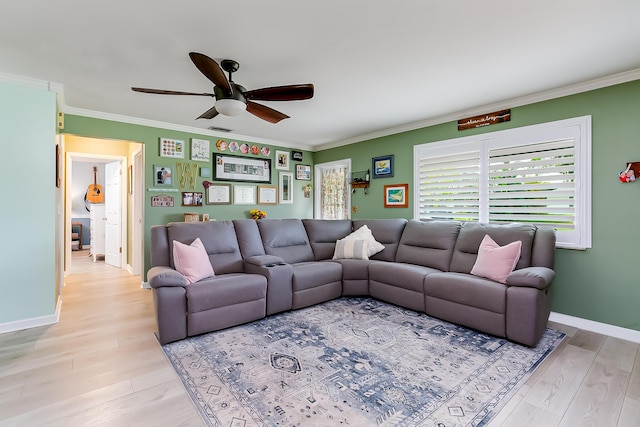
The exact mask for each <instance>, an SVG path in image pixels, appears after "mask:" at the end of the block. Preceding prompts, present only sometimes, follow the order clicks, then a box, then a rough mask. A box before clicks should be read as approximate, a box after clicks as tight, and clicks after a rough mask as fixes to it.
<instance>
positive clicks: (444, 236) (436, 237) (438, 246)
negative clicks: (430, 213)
mask: <svg viewBox="0 0 640 427" xmlns="http://www.w3.org/2000/svg"><path fill="white" fill-rule="evenodd" d="M461 225H462V224H461V223H460V222H457V221H425V222H421V221H415V220H410V221H409V222H408V223H407V225H406V226H405V227H404V231H403V232H402V237H401V238H400V244H399V245H398V251H397V253H396V262H406V263H409V264H417V265H423V266H425V267H431V268H437V269H438V270H442V271H448V270H449V265H450V264H451V257H452V256H453V249H454V248H455V245H456V240H457V238H458V234H459V233H460V226H461Z"/></svg>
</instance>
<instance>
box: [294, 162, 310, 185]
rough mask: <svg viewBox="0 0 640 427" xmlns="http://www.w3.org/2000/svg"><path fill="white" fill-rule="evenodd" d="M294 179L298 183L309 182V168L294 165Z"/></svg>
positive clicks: (308, 166) (307, 166)
mask: <svg viewBox="0 0 640 427" xmlns="http://www.w3.org/2000/svg"><path fill="white" fill-rule="evenodd" d="M296 179H297V180H300V181H311V166H310V165H296Z"/></svg>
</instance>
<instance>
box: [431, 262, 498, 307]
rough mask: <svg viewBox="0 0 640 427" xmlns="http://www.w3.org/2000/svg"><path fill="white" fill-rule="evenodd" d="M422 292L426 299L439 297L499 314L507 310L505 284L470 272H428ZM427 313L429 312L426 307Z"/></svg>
mask: <svg viewBox="0 0 640 427" xmlns="http://www.w3.org/2000/svg"><path fill="white" fill-rule="evenodd" d="M424 293H425V296H426V299H427V301H428V300H429V298H430V297H433V298H439V299H441V300H446V301H451V302H455V303H458V304H462V305H466V306H470V307H476V308H479V309H482V310H487V311H491V312H494V313H500V314H504V313H506V310H507V287H506V286H505V285H503V284H501V283H497V282H494V281H493V280H489V279H484V278H482V277H476V276H472V275H470V274H465V273H451V272H448V273H433V274H429V275H428V276H426V277H425V279H424ZM428 306H429V304H428V303H427V308H428ZM427 314H430V313H429V310H428V309H427Z"/></svg>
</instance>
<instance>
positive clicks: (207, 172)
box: [200, 167, 211, 178]
mask: <svg viewBox="0 0 640 427" xmlns="http://www.w3.org/2000/svg"><path fill="white" fill-rule="evenodd" d="M200 178H211V168H203V167H200Z"/></svg>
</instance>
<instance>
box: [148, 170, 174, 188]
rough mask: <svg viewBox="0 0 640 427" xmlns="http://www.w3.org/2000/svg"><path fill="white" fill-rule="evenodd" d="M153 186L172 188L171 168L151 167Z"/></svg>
mask: <svg viewBox="0 0 640 427" xmlns="http://www.w3.org/2000/svg"><path fill="white" fill-rule="evenodd" d="M153 185H156V186H163V187H172V186H173V168H172V167H171V166H166V165H154V166H153Z"/></svg>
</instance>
